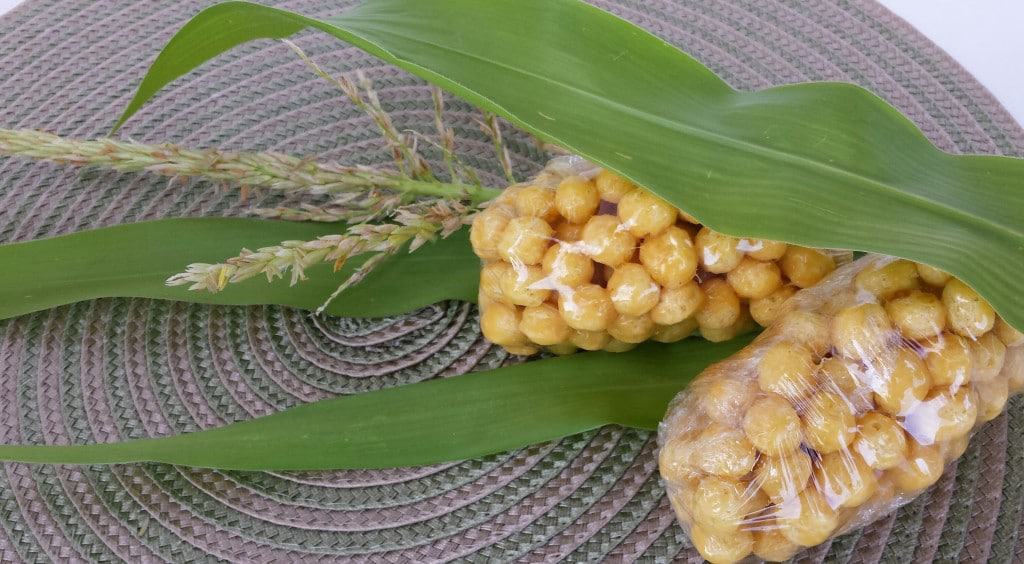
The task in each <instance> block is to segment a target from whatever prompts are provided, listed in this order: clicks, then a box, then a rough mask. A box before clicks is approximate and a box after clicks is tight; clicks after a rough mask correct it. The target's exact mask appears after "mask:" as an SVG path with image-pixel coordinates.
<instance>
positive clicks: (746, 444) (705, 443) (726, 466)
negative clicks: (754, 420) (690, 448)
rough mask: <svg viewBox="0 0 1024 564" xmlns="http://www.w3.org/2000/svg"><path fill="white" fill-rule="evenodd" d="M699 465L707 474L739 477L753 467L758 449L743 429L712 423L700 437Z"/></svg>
mask: <svg viewBox="0 0 1024 564" xmlns="http://www.w3.org/2000/svg"><path fill="white" fill-rule="evenodd" d="M698 440H699V442H700V447H699V448H700V451H699V452H700V454H701V456H700V459H699V461H698V464H697V465H698V466H699V467H700V469H701V470H703V471H705V472H707V473H708V474H714V475H716V476H724V477H727V478H740V477H742V476H745V475H746V474H747V473H748V472H750V471H751V470H753V468H754V462H756V461H757V451H756V450H754V447H753V445H751V444H750V441H748V440H747V437H746V436H745V435H744V434H743V431H741V430H739V429H736V428H735V427H732V426H729V425H723V424H721V423H711V424H710V425H708V427H707V429H705V430H704V431H703V432H702V433H701V434H700V437H699V439H698Z"/></svg>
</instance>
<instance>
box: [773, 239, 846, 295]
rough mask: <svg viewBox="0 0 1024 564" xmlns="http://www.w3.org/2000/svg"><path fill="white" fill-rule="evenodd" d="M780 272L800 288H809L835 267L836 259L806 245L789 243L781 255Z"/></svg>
mask: <svg viewBox="0 0 1024 564" xmlns="http://www.w3.org/2000/svg"><path fill="white" fill-rule="evenodd" d="M781 265H782V273H783V274H785V275H786V278H789V281H790V282H792V283H793V284H795V285H796V286H799V287H800V288H809V287H811V286H814V285H815V284H817V283H818V282H820V281H821V279H822V278H824V277H825V276H827V275H828V274H829V273H830V272H832V271H833V270H835V269H836V261H835V260H833V259H832V257H830V256H828V255H827V254H825V253H823V252H821V251H819V250H816V249H808V248H807V247H798V246H795V245H790V246H789V247H787V248H786V254H785V255H783V256H782V262H781Z"/></svg>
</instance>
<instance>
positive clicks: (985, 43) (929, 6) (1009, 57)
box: [0, 0, 1024, 123]
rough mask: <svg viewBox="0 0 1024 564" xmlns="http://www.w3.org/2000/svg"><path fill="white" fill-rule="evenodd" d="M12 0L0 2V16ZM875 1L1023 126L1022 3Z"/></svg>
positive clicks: (987, 0)
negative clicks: (934, 46)
mask: <svg viewBox="0 0 1024 564" xmlns="http://www.w3.org/2000/svg"><path fill="white" fill-rule="evenodd" d="M18 1H19V0H0V14H2V13H4V12H6V11H8V10H10V9H11V8H13V7H14V6H15V5H16V4H18ZM69 1H73V2H84V1H85V0H69ZM123 1H125V2H130V1H132V0H123ZM879 1H881V3H882V4H884V5H885V6H886V7H888V8H889V9H890V10H892V11H894V12H896V13H897V14H899V15H900V16H901V17H902V18H903V19H905V20H907V21H909V22H910V23H911V24H912V25H914V26H915V27H917V28H918V29H919V30H921V31H922V32H923V33H924V34H925V35H926V36H928V37H929V38H930V39H931V40H932V41H934V42H935V43H936V44H938V45H939V47H942V48H943V49H945V50H946V51H947V52H948V53H949V54H950V55H952V56H953V58H954V59H956V60H957V61H959V62H960V64H962V65H963V66H964V67H966V68H967V70H968V71H970V72H971V74H973V75H974V76H975V77H977V78H978V80H979V81H981V83H982V84H984V85H985V86H986V87H987V88H988V89H989V90H990V91H992V93H993V94H995V96H996V98H998V99H999V101H1000V102H1002V103H1003V105H1004V106H1006V108H1007V109H1009V110H1010V113H1012V114H1013V115H1014V117H1016V118H1017V121H1018V122H1020V123H1024V61H1022V60H1021V59H1022V58H1024V0H879ZM55 25H59V24H55Z"/></svg>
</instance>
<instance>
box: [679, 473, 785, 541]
mask: <svg viewBox="0 0 1024 564" xmlns="http://www.w3.org/2000/svg"><path fill="white" fill-rule="evenodd" d="M758 493H759V492H757V491H756V490H755V489H754V488H751V487H750V485H749V484H747V483H746V482H739V481H736V480H733V479H730V478H721V477H718V476H707V477H706V478H704V479H703V480H701V481H700V485H698V486H697V490H696V491H695V492H694V495H693V518H694V521H696V522H697V524H698V525H700V526H702V527H703V528H705V529H706V530H709V531H714V532H718V533H734V532H737V531H738V530H739V528H740V525H742V524H743V522H744V520H745V519H746V516H747V515H748V514H749V513H752V512H753V511H757V510H759V509H761V508H763V507H764V505H767V501H768V500H767V498H765V497H761V496H758V495H757V494H758ZM759 503H763V504H764V505H761V507H757V505H758V504H759Z"/></svg>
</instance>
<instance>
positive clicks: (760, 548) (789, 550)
mask: <svg viewBox="0 0 1024 564" xmlns="http://www.w3.org/2000/svg"><path fill="white" fill-rule="evenodd" d="M799 550H800V547H799V546H797V545H795V544H793V543H792V542H790V540H789V539H787V538H786V537H785V535H783V534H782V531H781V530H779V526H778V524H776V523H774V522H768V523H765V524H764V525H763V527H761V528H759V529H757V530H755V531H754V555H755V556H757V557H758V558H761V559H763V560H766V561H768V562H783V561H786V560H789V559H790V558H792V557H793V555H795V554H796V553H797V551H799Z"/></svg>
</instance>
